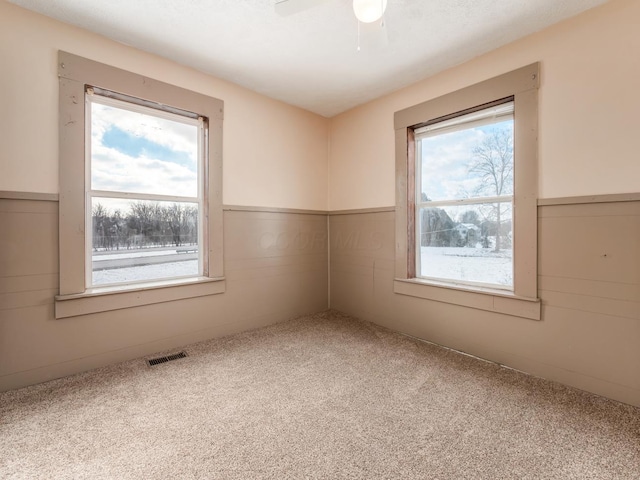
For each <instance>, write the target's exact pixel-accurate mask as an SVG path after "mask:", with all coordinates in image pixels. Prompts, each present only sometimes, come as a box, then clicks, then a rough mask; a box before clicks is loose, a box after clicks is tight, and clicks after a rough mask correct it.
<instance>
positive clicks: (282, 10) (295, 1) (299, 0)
mask: <svg viewBox="0 0 640 480" xmlns="http://www.w3.org/2000/svg"><path fill="white" fill-rule="evenodd" d="M327 1H328V0H276V4H275V9H276V13H277V14H278V15H281V16H283V17H286V16H289V15H294V14H296V13H299V12H303V11H304V10H308V9H309V8H313V7H315V6H317V5H320V4H322V3H326V2H327Z"/></svg>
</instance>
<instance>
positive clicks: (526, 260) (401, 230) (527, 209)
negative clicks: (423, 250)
mask: <svg viewBox="0 0 640 480" xmlns="http://www.w3.org/2000/svg"><path fill="white" fill-rule="evenodd" d="M538 88H539V63H533V64H531V65H528V66H525V67H522V68H519V69H517V70H513V71H511V72H508V73H505V74H503V75H500V76H497V77H494V78H491V79H489V80H485V81H483V82H480V83H477V84H475V85H471V86H469V87H466V88H463V89H461V90H457V91H454V92H451V93H449V94H446V95H443V96H441V97H437V98H434V99H432V100H428V101H426V102H423V103H420V104H417V105H414V106H411V107H408V108H405V109H404V110H400V111H398V112H396V113H395V115H394V128H395V149H396V150H395V157H396V242H395V244H396V249H395V277H396V279H395V281H394V292H395V293H398V294H403V295H411V296H417V297H420V298H426V299H430V300H436V301H442V302H445V303H452V304H455V305H463V306H467V307H472V308H478V309H481V310H489V311H495V312H499V313H508V314H510V315H516V316H522V317H526V318H534V319H540V301H539V299H538V297H537V294H538V291H537V194H538V192H537V189H538V181H537V179H538V162H537V157H538ZM507 97H513V102H514V108H515V113H514V117H515V122H514V137H515V139H516V140H515V142H514V195H513V198H514V200H513V229H514V239H515V242H514V245H513V269H514V278H513V292H509V291H505V290H498V289H491V288H477V287H473V286H466V285H460V284H455V285H454V284H453V283H451V284H449V283H442V282H435V281H430V280H425V279H422V278H416V258H415V256H416V253H415V241H416V240H415V231H416V226H415V218H416V216H415V207H416V193H415V189H416V182H415V165H416V159H415V156H416V153H415V144H416V139H415V130H417V129H419V128H422V127H424V126H426V125H428V124H431V123H434V121H435V120H436V119H445V118H447V117H452V116H454V115H456V112H464V111H471V110H473V109H480V108H481V107H482V106H484V105H489V104H491V103H493V102H495V101H497V100H500V99H504V98H507ZM486 296H489V298H486ZM505 299H506V300H508V301H505ZM505 304H508V305H509V307H508V308H506V309H505V308H504V305H505ZM518 304H521V308H520V307H517V308H514V307H513V305H518ZM532 304H533V305H536V306H534V307H532Z"/></svg>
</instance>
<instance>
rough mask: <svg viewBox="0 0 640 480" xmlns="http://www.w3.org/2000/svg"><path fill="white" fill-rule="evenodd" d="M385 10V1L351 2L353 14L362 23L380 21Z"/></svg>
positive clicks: (356, 0) (357, 0)
mask: <svg viewBox="0 0 640 480" xmlns="http://www.w3.org/2000/svg"><path fill="white" fill-rule="evenodd" d="M386 9H387V0H353V13H355V14H356V18H357V19H358V20H359V21H361V22H362V23H372V22H375V21H376V20H380V19H381V18H382V15H384V11H385V10H386Z"/></svg>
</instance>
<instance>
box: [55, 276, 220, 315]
mask: <svg viewBox="0 0 640 480" xmlns="http://www.w3.org/2000/svg"><path fill="white" fill-rule="evenodd" d="M225 288H226V282H225V279H224V277H220V278H209V277H197V278H187V279H179V280H168V281H167V280H164V281H157V282H148V283H142V284H136V285H135V286H131V285H117V286H109V287H96V288H92V289H88V290H87V291H86V292H84V293H76V294H71V295H56V297H55V316H56V318H68V317H76V316H79V315H89V314H91V313H99V312H108V311H111V310H120V309H123V308H131V307H138V306H141V305H151V304H154V303H163V302H171V301H174V300H182V299H185V298H194V297H203V296H207V295H216V294H219V293H224V291H225Z"/></svg>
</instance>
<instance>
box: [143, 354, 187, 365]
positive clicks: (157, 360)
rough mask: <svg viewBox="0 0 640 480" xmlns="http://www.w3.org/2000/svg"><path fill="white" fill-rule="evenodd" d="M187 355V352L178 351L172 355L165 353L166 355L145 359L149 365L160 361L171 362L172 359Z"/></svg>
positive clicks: (158, 363) (157, 363)
mask: <svg viewBox="0 0 640 480" xmlns="http://www.w3.org/2000/svg"><path fill="white" fill-rule="evenodd" d="M186 356H187V352H178V353H174V354H173V355H167V356H166V357H158V358H150V359H149V360H147V363H148V364H149V366H150V367H153V366H155V365H160V364H161V363H166V362H171V361H172V360H178V359H179V358H185V357H186Z"/></svg>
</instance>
